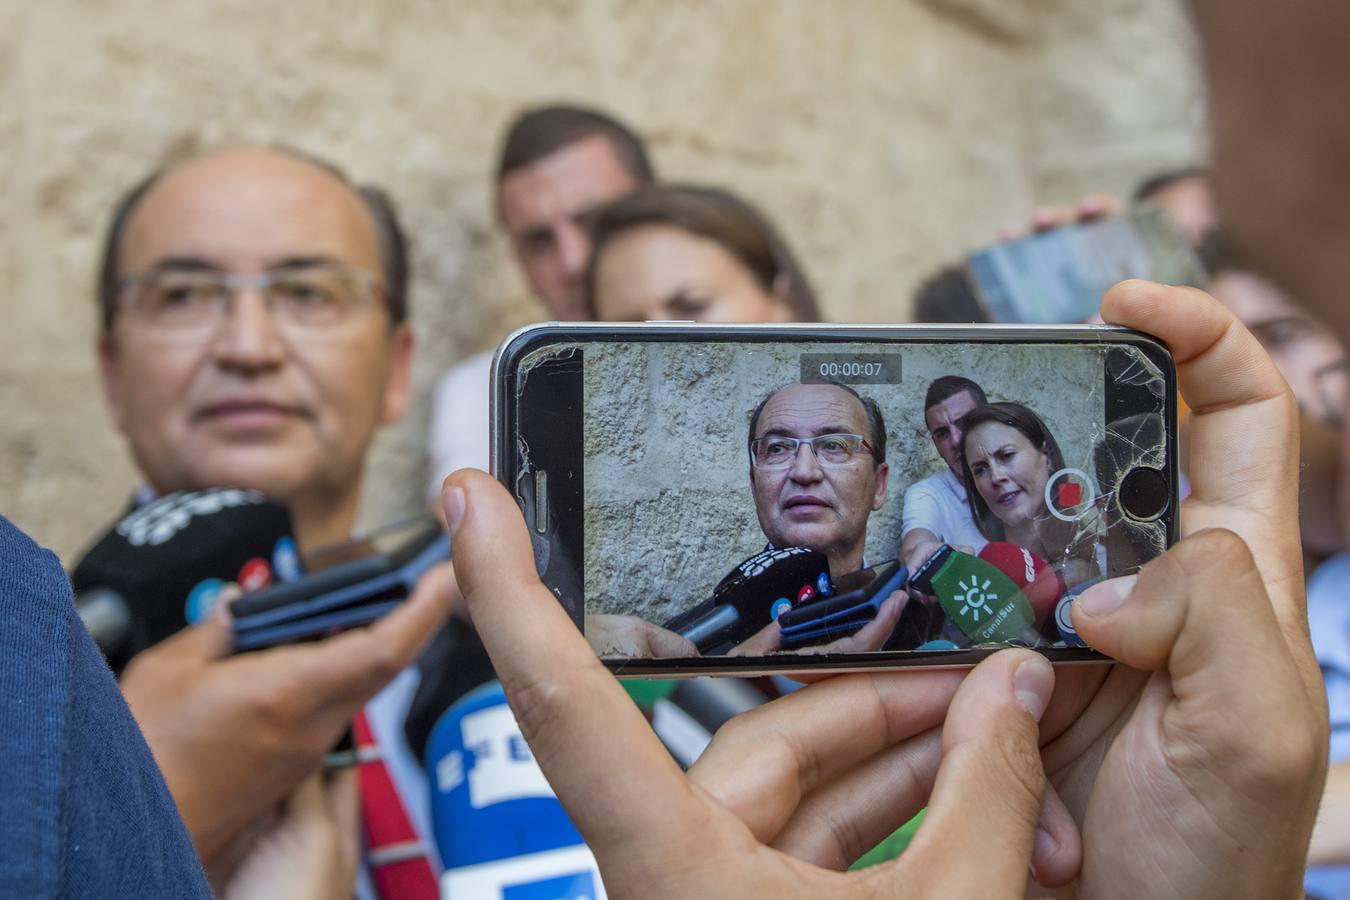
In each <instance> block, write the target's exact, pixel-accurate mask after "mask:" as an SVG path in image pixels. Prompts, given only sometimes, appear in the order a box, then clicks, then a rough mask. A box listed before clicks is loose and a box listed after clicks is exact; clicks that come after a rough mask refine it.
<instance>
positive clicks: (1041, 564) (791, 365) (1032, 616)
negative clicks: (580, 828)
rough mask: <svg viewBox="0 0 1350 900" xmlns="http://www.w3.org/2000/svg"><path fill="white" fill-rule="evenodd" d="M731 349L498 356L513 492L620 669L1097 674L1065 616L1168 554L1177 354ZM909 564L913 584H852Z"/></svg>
mask: <svg viewBox="0 0 1350 900" xmlns="http://www.w3.org/2000/svg"><path fill="white" fill-rule="evenodd" d="M543 330H544V331H546V332H547V331H549V329H547V328H545V329H543ZM723 330H724V331H726V332H729V333H725V334H717V333H707V332H708V331H709V329H707V328H685V329H680V328H677V327H671V326H666V327H664V328H662V327H660V326H652V327H651V329H650V330H648V331H646V332H645V333H644V332H643V331H642V330H641V329H640V328H638V329H634V328H627V329H612V328H600V327H598V326H590V327H589V331H588V330H587V327H586V326H577V327H573V328H571V329H569V328H567V327H565V326H564V327H562V328H557V327H555V328H554V329H553V331H554V333H553V334H551V335H545V336H543V337H544V339H543V340H540V338H539V336H537V335H536V337H534V338H533V339H532V340H531V341H526V342H523V343H522V344H518V345H517V349H518V350H519V351H520V352H517V353H514V354H513V353H511V352H505V353H504V355H503V357H502V358H501V359H500V360H499V365H502V364H504V365H502V370H503V377H502V384H501V387H500V392H501V393H500V394H499V399H500V401H501V406H500V409H499V415H498V417H497V426H498V429H499V430H498V432H497V438H496V439H497V448H496V449H497V463H498V474H499V476H500V477H501V478H502V479H503V481H504V482H505V483H507V484H508V486H510V487H511V488H512V489H513V490H514V491H515V493H516V495H517V497H518V499H519V500H520V502H521V504H522V508H523V509H524V512H525V516H526V519H527V521H528V522H529V525H530V528H531V531H532V534H533V536H534V539H535V546H536V556H537V562H538V563H539V568H540V571H541V573H542V575H543V577H544V580H545V582H546V583H547V584H548V585H549V586H550V587H551V588H552V589H553V590H554V591H555V593H557V594H558V596H559V598H560V599H561V600H562V602H563V603H564V605H565V606H566V607H567V608H568V609H569V611H570V612H571V613H572V615H573V617H574V619H575V620H576V621H577V623H578V625H579V626H581V627H582V628H583V630H584V631H586V632H587V636H588V639H590V640H591V641H592V645H593V646H594V647H595V649H596V650H597V652H598V653H599V654H600V655H601V656H603V657H605V658H607V659H610V660H612V661H614V662H615V663H616V666H617V667H619V668H621V669H624V670H629V671H631V670H633V667H634V666H636V671H638V672H642V671H645V670H644V667H643V666H642V665H640V663H641V662H642V661H643V660H654V661H657V662H658V663H659V662H660V661H662V660H665V661H666V662H667V663H671V661H678V664H677V665H675V668H677V669H679V670H681V671H683V670H686V669H690V670H702V669H704V668H708V667H709V666H713V667H715V668H718V670H726V669H727V668H728V667H731V668H734V667H735V666H737V665H741V664H742V662H743V661H745V664H752V662H753V663H754V664H757V667H759V668H763V663H764V662H765V660H766V659H773V658H779V657H782V656H785V655H793V656H796V657H800V659H795V660H794V661H793V663H794V664H793V667H794V668H800V662H801V661H802V660H807V661H812V660H834V661H836V662H837V661H838V659H839V658H841V657H847V658H848V661H849V662H850V663H852V664H858V663H862V662H867V663H869V664H870V663H875V662H878V661H881V662H892V663H893V662H895V661H896V660H898V659H901V658H914V659H928V660H929V661H932V660H933V659H935V658H939V657H941V658H943V661H948V659H947V658H948V657H950V655H951V654H957V655H958V656H959V655H961V654H967V656H966V657H962V658H963V659H965V658H968V654H969V653H970V652H971V651H980V650H987V649H989V648H990V647H992V646H996V645H1002V644H1009V643H1013V644H1019V645H1024V646H1032V647H1036V648H1039V649H1045V650H1048V651H1052V652H1053V653H1057V654H1059V657H1060V658H1063V659H1087V658H1097V657H1095V654H1092V652H1091V651H1088V650H1086V649H1084V648H1082V647H1081V645H1080V644H1078V643H1077V642H1076V641H1075V640H1074V635H1073V634H1072V629H1071V624H1070V620H1069V619H1068V616H1067V612H1061V613H1060V615H1059V616H1058V617H1057V616H1056V612H1057V610H1058V608H1059V607H1060V606H1061V605H1064V606H1066V608H1067V604H1068V603H1071V601H1072V597H1073V596H1074V595H1075V594H1076V593H1077V592H1078V591H1081V590H1082V589H1083V588H1084V587H1086V586H1087V585H1088V584H1091V583H1093V582H1095V581H1097V580H1100V579H1102V578H1105V577H1114V576H1117V575H1122V574H1127V573H1129V572H1132V571H1134V570H1136V569H1137V568H1138V567H1139V566H1140V565H1141V564H1142V563H1143V562H1144V561H1147V560H1148V559H1151V558H1153V557H1154V556H1156V555H1158V554H1159V553H1161V552H1162V551H1163V550H1164V549H1165V548H1166V547H1167V546H1168V544H1169V542H1170V540H1171V538H1172V535H1173V532H1174V528H1175V512H1176V496H1175V482H1176V479H1175V475H1174V463H1173V458H1174V450H1173V447H1174V432H1175V427H1174V424H1171V423H1174V422H1175V386H1174V380H1175V375H1174V372H1173V368H1172V365H1171V359H1170V356H1168V354H1167V353H1166V350H1165V349H1164V348H1162V347H1161V346H1160V345H1159V344H1157V343H1156V342H1154V341H1152V340H1151V339H1146V338H1142V337H1138V336H1134V335H1131V334H1129V333H1126V332H1122V331H1120V330H1116V329H1077V330H1076V333H1075V330H1071V331H1069V332H1064V331H1056V330H1054V329H1037V330H1035V332H1036V333H1037V334H1039V337H1034V338H1033V337H1032V332H1026V333H1025V335H1024V336H1023V335H1019V336H1018V337H1016V338H1010V336H1009V332H1015V330H1011V329H1001V330H999V329H995V330H993V331H985V332H981V333H980V334H982V335H984V336H983V337H982V338H974V335H972V334H970V333H966V334H963V335H961V336H960V337H948V338H946V339H935V338H931V337H925V338H919V337H916V336H915V335H914V334H912V333H904V332H903V330H900V329H892V330H891V332H890V333H884V332H885V330H884V329H883V330H881V331H879V332H878V333H876V334H870V333H869V334H868V335H867V336H866V338H865V339H856V338H855V339H849V336H848V335H847V334H834V335H830V336H829V337H828V338H823V337H813V338H811V339H803V338H801V337H797V336H795V335H793V336H792V337H785V336H783V335H777V336H771V335H769V334H755V335H752V336H747V334H746V333H745V331H744V330H741V331H739V332H738V331H736V330H735V329H723ZM855 331H856V330H855ZM525 344H533V349H529V348H527V347H526V346H524V345H525ZM919 529H923V531H924V532H926V534H919V533H918V530H919ZM911 532H914V533H915V538H916V540H915V541H913V543H915V546H914V547H911V548H909V549H910V558H909V559H905V558H904V556H905V554H903V553H902V547H904V545H905V539H906V537H907V536H908V535H910V534H911ZM919 537H922V538H923V540H917V538H919ZM790 548H805V549H804V550H803V551H802V552H797V551H793V552H792V553H789V552H788V551H789V549H790ZM920 548H922V552H921V553H918V555H916V552H917V551H918V550H919V549H920ZM942 548H946V549H945V550H944V551H943V553H942V554H939V553H938V550H939V549H942ZM805 551H811V552H810V553H807V552H805ZM794 554H795V555H794ZM897 557H900V561H901V562H902V563H906V564H907V568H906V570H905V572H904V577H902V578H901V580H900V581H899V582H898V583H897V582H896V580H895V579H893V578H892V579H890V580H886V579H880V578H872V577H870V576H869V577H861V578H860V577H858V575H857V573H858V572H859V570H862V569H871V568H875V567H878V566H882V565H883V564H886V563H888V562H889V561H892V560H896V559H897ZM930 560H931V561H932V562H933V565H930V566H929V571H927V572H926V574H925V578H926V579H927V580H925V581H924V582H923V584H924V590H923V591H922V592H921V591H919V590H917V589H916V587H915V582H913V581H912V579H914V578H915V577H916V576H918V575H919V574H920V572H919V570H920V569H921V568H923V563H925V562H929V561H930ZM939 562H940V563H941V565H940V566H939V565H938V563H939ZM938 569H940V570H941V571H938ZM883 582H885V583H886V584H888V585H889V588H888V589H887V591H886V595H885V596H875V597H859V598H858V601H859V602H858V603H856V604H852V605H850V606H849V608H848V609H847V610H842V609H841V608H840V604H839V603H833V604H832V603H827V602H823V601H826V600H828V599H829V598H830V597H831V596H839V592H838V591H837V590H836V586H842V587H844V588H851V587H852V586H854V585H856V584H859V583H863V584H878V585H879V584H882V583H883ZM897 584H898V587H897ZM853 593H854V594H856V593H858V592H857V591H854V592H853ZM863 593H865V592H863ZM1013 593H1017V594H1019V595H1020V596H1018V597H1012V596H1010V595H1011V594H1013ZM848 596H850V597H851V596H853V595H852V594H849V595H848ZM1009 604H1012V605H1011V606H1010V605H1009ZM728 608H730V609H728ZM815 609H819V610H820V614H819V616H818V617H817V619H816V620H814V622H811V621H807V620H811V618H812V611H813V610H815ZM787 610H793V611H794V612H793V615H791V616H789V617H788V619H787V620H785V621H786V622H790V623H793V624H792V631H791V633H788V631H789V629H788V628H785V627H780V626H778V625H777V621H776V620H777V617H778V616H779V615H781V614H782V613H783V612H785V611H787ZM716 615H720V616H721V618H720V619H718V618H716ZM709 617H712V618H709ZM733 620H734V621H733ZM994 620H998V622H997V624H994ZM719 623H721V624H723V625H725V627H721V628H720V630H718V626H719ZM1057 623H1059V624H1057ZM710 629H711V630H710ZM712 660H720V661H721V663H720V664H719V666H720V667H719V666H714V664H713V663H712V662H710V661H712ZM733 661H734V662H733ZM648 668H650V667H648ZM656 668H658V669H660V668H662V667H661V666H659V665H658V666H657V667H656ZM669 668H670V666H669V665H667V666H666V667H665V669H666V670H669ZM653 671H655V669H653Z"/></svg>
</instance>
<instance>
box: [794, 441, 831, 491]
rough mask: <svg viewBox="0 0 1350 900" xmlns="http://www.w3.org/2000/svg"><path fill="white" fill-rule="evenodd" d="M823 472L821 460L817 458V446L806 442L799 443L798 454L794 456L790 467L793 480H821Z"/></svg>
mask: <svg viewBox="0 0 1350 900" xmlns="http://www.w3.org/2000/svg"><path fill="white" fill-rule="evenodd" d="M823 474H824V473H823V472H822V471H821V469H820V460H818V459H816V451H815V448H814V447H812V446H811V445H810V444H805V443H804V444H800V445H798V447H797V454H796V456H794V457H792V466H791V467H790V468H789V469H788V475H789V476H790V477H791V478H792V480H793V481H802V482H811V481H819V480H820V479H821V477H822V476H823Z"/></svg>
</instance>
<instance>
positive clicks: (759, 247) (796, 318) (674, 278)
mask: <svg viewBox="0 0 1350 900" xmlns="http://www.w3.org/2000/svg"><path fill="white" fill-rule="evenodd" d="M590 225H591V241H592V249H591V263H590V270H589V272H588V274H587V285H586V286H587V302H588V303H589V304H590V313H591V317H592V318H595V319H599V320H604V321H644V320H648V319H693V320H695V321H699V322H815V321H818V320H819V319H820V313H819V311H818V310H817V308H816V297H815V293H814V292H813V291H812V290H811V285H810V284H809V283H808V282H807V280H806V276H805V275H803V274H802V270H801V268H800V267H799V266H798V265H797V262H796V260H795V259H794V258H793V256H792V253H791V251H790V250H789V249H788V246H787V244H786V243H785V242H784V241H783V239H782V238H781V237H780V236H779V235H778V232H777V231H776V230H775V229H774V227H773V226H772V225H771V224H769V222H768V220H767V219H765V218H764V216H763V215H761V214H760V212H759V211H758V210H756V209H755V208H754V207H753V206H751V205H750V204H749V203H746V202H745V201H744V200H742V199H740V198H739V197H737V196H735V195H734V194H731V193H729V192H727V191H723V190H718V189H716V188H706V187H691V186H685V185H651V186H648V187H643V188H639V189H638V190H636V191H634V192H633V193H631V194H628V195H626V196H624V197H622V198H620V199H619V200H616V201H614V202H613V203H610V204H609V205H607V206H604V207H602V208H601V209H600V210H598V211H597V212H596V213H595V216H594V218H593V219H592V220H591V223H590Z"/></svg>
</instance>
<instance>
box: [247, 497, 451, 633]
mask: <svg viewBox="0 0 1350 900" xmlns="http://www.w3.org/2000/svg"><path fill="white" fill-rule="evenodd" d="M449 558H450V538H449V537H448V536H447V535H446V533H445V529H444V528H443V527H442V526H441V524H440V522H438V521H436V520H434V519H431V518H429V517H418V518H416V519H412V520H409V521H406V522H399V523H395V524H392V525H388V526H385V527H383V528H380V529H377V530H376V531H374V532H372V533H371V534H368V535H365V536H363V537H360V538H357V539H355V540H352V541H346V542H343V543H341V544H336V545H333V546H331V547H326V548H321V549H320V550H318V551H316V552H314V553H312V554H310V555H308V556H307V557H306V563H307V564H308V566H307V567H308V568H309V570H310V571H309V572H308V573H307V574H305V575H303V576H301V577H300V578H298V579H296V580H295V581H291V582H286V583H283V584H277V585H274V586H272V587H269V588H264V589H263V590H260V591H255V592H253V593H251V594H245V595H244V596H242V597H240V598H239V599H238V600H235V601H234V602H233V603H232V604H230V617H231V621H232V623H233V628H234V649H235V651H236V652H244V651H248V650H260V649H263V648H266V647H272V646H275V645H277V644H284V643H293V642H296V641H303V640H311V639H314V638H321V637H325V636H327V635H330V634H333V633H335V632H338V631H343V630H346V629H348V628H356V627H359V626H361V625H368V624H370V623H371V622H373V621H375V620H376V619H378V618H380V617H381V616H384V615H385V614H386V613H389V612H391V611H392V610H393V609H394V608H395V607H396V606H398V605H399V604H400V603H402V602H403V601H404V600H405V599H406V598H407V596H408V595H409V594H410V593H411V592H412V589H413V587H414V586H415V585H416V584H417V582H418V580H419V579H420V578H421V577H422V575H424V574H425V573H426V571H427V570H428V569H430V568H431V567H432V566H435V565H437V564H438V563H442V562H445V561H446V560H448V559H449Z"/></svg>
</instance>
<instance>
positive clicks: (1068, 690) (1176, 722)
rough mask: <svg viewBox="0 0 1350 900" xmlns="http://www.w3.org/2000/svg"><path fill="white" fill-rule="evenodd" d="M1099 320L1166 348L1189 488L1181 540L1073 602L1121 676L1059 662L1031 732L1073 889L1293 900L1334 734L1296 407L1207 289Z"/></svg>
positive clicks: (1121, 301) (1153, 294) (1134, 302)
mask: <svg viewBox="0 0 1350 900" xmlns="http://www.w3.org/2000/svg"><path fill="white" fill-rule="evenodd" d="M1102 315H1103V317H1104V318H1105V319H1106V320H1107V321H1108V322H1112V323H1115V324H1120V325H1127V326H1130V327H1134V328H1138V329H1141V330H1144V329H1147V330H1148V331H1149V332H1150V333H1152V334H1154V335H1156V336H1157V337H1159V338H1161V339H1163V340H1164V341H1166V342H1167V344H1168V345H1169V346H1170V347H1171V349H1172V352H1173V354H1174V356H1175V358H1176V361H1177V365H1178V374H1179V379H1180V385H1181V390H1182V393H1183V394H1184V395H1185V398H1186V402H1187V403H1188V404H1189V405H1190V407H1191V409H1192V411H1193V412H1192V419H1191V429H1192V433H1191V440H1192V444H1191V458H1190V466H1191V468H1190V472H1189V474H1190V478H1191V491H1192V492H1191V495H1190V497H1189V498H1188V499H1187V500H1186V502H1185V503H1184V505H1183V507H1182V510H1181V533H1182V536H1183V540H1182V541H1181V542H1180V543H1179V544H1178V545H1177V546H1176V547H1174V548H1173V549H1172V550H1171V551H1169V552H1168V553H1167V554H1165V555H1164V556H1162V557H1160V558H1159V559H1157V560H1156V561H1154V562H1152V563H1150V564H1149V565H1147V566H1145V567H1144V569H1143V570H1142V571H1141V572H1140V573H1139V574H1138V576H1134V577H1130V578H1125V579H1116V580H1114V581H1110V582H1105V583H1103V584H1100V585H1097V586H1094V587H1092V588H1090V589H1089V590H1088V591H1086V592H1085V593H1084V594H1083V595H1082V596H1081V597H1080V598H1079V599H1078V600H1077V601H1075V603H1074V613H1073V615H1074V627H1075V628H1076V629H1077V630H1078V632H1079V634H1080V636H1082V637H1083V638H1084V639H1085V640H1086V641H1087V642H1088V643H1089V644H1090V645H1091V646H1093V647H1096V648H1097V649H1099V650H1101V651H1103V652H1105V653H1107V654H1109V655H1111V656H1113V657H1114V658H1116V659H1118V660H1120V661H1121V663H1123V664H1124V665H1116V666H1111V667H1070V668H1066V669H1064V670H1062V671H1061V672H1060V677H1059V680H1058V685H1057V688H1056V691H1055V696H1054V699H1053V700H1052V702H1051V705H1050V708H1049V709H1048V711H1047V712H1046V716H1045V719H1044V721H1043V722H1042V735H1043V738H1044V739H1046V740H1047V743H1046V745H1045V746H1044V748H1043V758H1044V760H1045V765H1046V772H1047V775H1048V776H1049V778H1050V780H1051V782H1052V783H1053V784H1054V785H1055V786H1056V787H1057V788H1058V790H1059V793H1060V795H1061V797H1062V798H1063V799H1064V801H1065V803H1066V804H1067V805H1068V808H1069V810H1070V811H1071V812H1072V814H1073V816H1074V818H1075V819H1076V820H1077V821H1078V823H1079V825H1080V828H1081V834H1082V839H1083V846H1084V856H1083V871H1082V876H1081V882H1080V886H1079V888H1080V889H1079V895H1080V896H1086V897H1102V896H1108V897H1115V896H1118V897H1131V898H1135V897H1150V896H1165V897H1276V896H1300V895H1301V888H1302V870H1303V863H1304V858H1305V854H1306V852H1307V847H1308V839H1309V834H1310V832H1311V829H1312V824H1313V820H1314V818H1315V816H1316V813H1317V802H1318V797H1319V795H1320V793H1321V788H1322V783H1323V779H1324V777H1325V772H1326V752H1327V729H1328V726H1327V713H1326V702H1325V694H1324V692H1323V689H1322V686H1321V679H1320V675H1319V672H1318V668H1317V664H1316V662H1315V660H1314V658H1313V653H1312V648H1311V646H1310V644H1309V640H1308V632H1307V613H1306V607H1305V604H1304V596H1303V572H1302V557H1301V553H1300V548H1299V532H1298V511H1297V497H1298V472H1297V463H1298V444H1297V433H1298V432H1297V426H1298V411H1297V407H1296V404H1295V401H1294V398H1293V396H1292V394H1291V393H1290V392H1289V389H1288V387H1287V386H1286V385H1285V383H1284V380H1283V379H1282V378H1281V377H1280V375H1279V373H1278V371H1277V370H1276V369H1275V367H1274V365H1273V363H1271V361H1270V359H1269V358H1268V357H1267V356H1266V354H1265V353H1264V351H1263V350H1262V349H1261V348H1260V346H1259V345H1258V343H1257V342H1256V340H1255V338H1253V337H1252V336H1251V335H1250V334H1249V333H1248V332H1247V331H1246V330H1245V329H1244V328H1243V327H1242V326H1241V325H1240V324H1239V323H1238V322H1237V320H1236V319H1235V318H1234V317H1233V316H1232V314H1231V313H1230V312H1228V311H1227V310H1226V309H1225V308H1224V307H1223V306H1222V305H1220V304H1219V303H1218V302H1217V301H1215V300H1213V299H1212V298H1210V297H1208V296H1206V295H1205V294H1203V293H1201V292H1199V291H1195V290H1191V289H1188V288H1171V287H1164V286H1161V285H1155V284H1150V283H1146V282H1137V281H1136V282H1125V283H1122V284H1120V285H1117V286H1116V287H1115V288H1113V289H1112V290H1111V291H1110V292H1109V293H1108V294H1107V295H1106V298H1105V299H1104V301H1103V303H1102Z"/></svg>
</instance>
